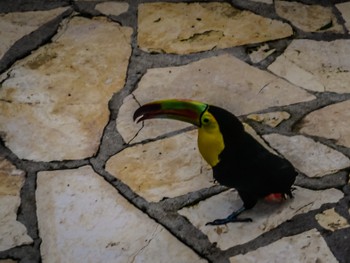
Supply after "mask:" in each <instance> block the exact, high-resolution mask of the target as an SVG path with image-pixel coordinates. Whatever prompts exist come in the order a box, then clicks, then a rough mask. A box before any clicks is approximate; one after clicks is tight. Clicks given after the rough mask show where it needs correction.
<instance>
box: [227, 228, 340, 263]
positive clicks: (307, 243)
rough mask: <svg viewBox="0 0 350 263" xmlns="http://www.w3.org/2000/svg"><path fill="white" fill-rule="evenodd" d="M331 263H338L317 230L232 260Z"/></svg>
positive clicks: (238, 262)
mask: <svg viewBox="0 0 350 263" xmlns="http://www.w3.org/2000/svg"><path fill="white" fill-rule="evenodd" d="M257 261H258V262H259V263H279V262H293V263H297V262H304V263H312V262H330V263H337V262H338V260H337V259H336V258H335V257H334V255H333V254H332V252H331V251H330V249H329V248H328V246H327V243H326V242H325V240H324V239H323V237H322V236H321V234H320V233H319V232H318V231H317V230H316V229H311V230H309V231H306V232H304V233H301V234H298V235H295V236H290V237H284V238H282V239H280V240H278V241H276V242H274V243H272V244H270V245H267V246H265V247H261V248H259V249H257V250H254V251H251V252H248V253H247V254H244V255H238V256H235V257H232V258H230V262H231V263H255V262H257Z"/></svg>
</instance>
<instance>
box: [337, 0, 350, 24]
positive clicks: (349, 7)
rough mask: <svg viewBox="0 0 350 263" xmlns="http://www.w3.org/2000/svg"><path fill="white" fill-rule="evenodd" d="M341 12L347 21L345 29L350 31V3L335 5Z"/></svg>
mask: <svg viewBox="0 0 350 263" xmlns="http://www.w3.org/2000/svg"><path fill="white" fill-rule="evenodd" d="M335 6H336V8H338V10H339V11H340V13H341V15H342V17H343V19H344V20H345V27H346V28H347V29H348V30H350V2H344V3H340V4H336V5H335Z"/></svg>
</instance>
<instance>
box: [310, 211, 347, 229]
mask: <svg viewBox="0 0 350 263" xmlns="http://www.w3.org/2000/svg"><path fill="white" fill-rule="evenodd" d="M315 218H316V220H317V222H318V223H319V224H320V226H322V227H323V228H325V229H327V230H330V231H335V230H339V229H342V228H347V227H350V225H349V223H348V222H347V221H346V219H345V218H344V217H342V216H341V215H339V214H338V213H337V212H335V209H334V208H332V209H328V210H325V211H323V212H322V213H320V214H317V215H316V216H315Z"/></svg>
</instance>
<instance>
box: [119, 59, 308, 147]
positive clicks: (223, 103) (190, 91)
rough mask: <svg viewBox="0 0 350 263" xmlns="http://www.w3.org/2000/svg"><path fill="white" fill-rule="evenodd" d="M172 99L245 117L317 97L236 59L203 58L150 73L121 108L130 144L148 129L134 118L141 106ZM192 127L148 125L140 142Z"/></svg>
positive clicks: (121, 124) (157, 122) (123, 130)
mask: <svg viewBox="0 0 350 263" xmlns="http://www.w3.org/2000/svg"><path fill="white" fill-rule="evenodd" d="M169 98H187V99H194V100H199V101H203V102H207V103H210V104H212V105H216V106H219V107H222V108H225V109H227V110H229V111H230V112H232V113H234V114H235V115H237V116H239V115H242V114H248V113H251V112H254V111H259V110H263V109H266V108H269V107H272V106H283V105H289V104H293V103H298V102H302V101H310V100H313V99H314V98H315V97H314V96H313V95H311V94H309V93H307V92H305V91H304V90H302V89H300V88H298V87H296V86H294V85H291V84H290V83H288V82H286V81H285V80H283V79H281V78H278V77H276V76H275V75H272V74H270V73H268V72H266V71H263V70H260V69H257V68H255V67H252V66H250V65H248V64H247V63H244V62H242V61H241V60H239V59H237V58H235V57H233V56H231V55H221V56H216V57H211V58H207V59H202V60H200V61H197V62H193V63H190V64H188V65H185V66H179V67H168V68H157V69H149V70H148V71H147V73H146V74H145V75H144V76H143V78H142V79H141V80H140V82H139V85H138V88H137V89H136V90H135V91H134V93H133V95H131V96H130V97H128V98H127V99H125V101H124V103H123V105H122V106H121V108H120V110H119V115H118V119H117V129H118V131H119V132H120V134H121V135H122V136H123V138H124V139H125V141H129V140H130V139H131V138H133V137H134V136H135V135H136V134H137V132H138V131H139V130H140V128H141V127H142V125H141V124H138V125H137V124H135V123H134V122H133V120H132V115H133V113H134V111H135V110H136V109H137V108H138V107H139V105H140V104H141V105H143V104H145V103H147V102H150V101H154V100H159V99H169ZM137 102H138V103H137ZM186 126H188V125H187V124H184V123H182V122H176V121H165V120H154V121H147V122H144V127H143V129H142V130H141V132H140V133H139V134H138V135H137V137H136V138H135V140H134V142H136V141H140V140H143V139H149V138H154V137H157V136H159V135H161V134H164V133H166V132H170V131H173V130H175V129H180V128H183V127H186ZM151 127H152V128H151Z"/></svg>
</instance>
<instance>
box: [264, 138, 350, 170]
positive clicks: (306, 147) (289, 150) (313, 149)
mask: <svg viewBox="0 0 350 263" xmlns="http://www.w3.org/2000/svg"><path fill="white" fill-rule="evenodd" d="M263 138H264V139H265V140H266V141H267V142H268V143H269V145H270V146H271V147H272V148H274V149H275V150H277V151H278V152H279V153H281V154H282V155H283V156H284V157H285V158H287V159H288V160H289V161H290V162H291V163H292V164H293V166H294V167H295V168H297V169H298V170H299V171H301V172H302V173H304V174H305V175H307V176H309V177H322V176H324V175H327V174H332V173H335V172H337V171H339V170H341V169H344V168H346V167H349V166H350V160H349V158H347V157H346V156H345V155H343V154H342V153H340V152H338V151H336V150H333V149H332V148H329V147H327V146H326V145H324V144H321V143H319V142H315V141H314V140H312V139H310V138H306V137H304V136H302V135H297V136H291V137H288V136H284V135H280V134H268V135H263Z"/></svg>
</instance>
